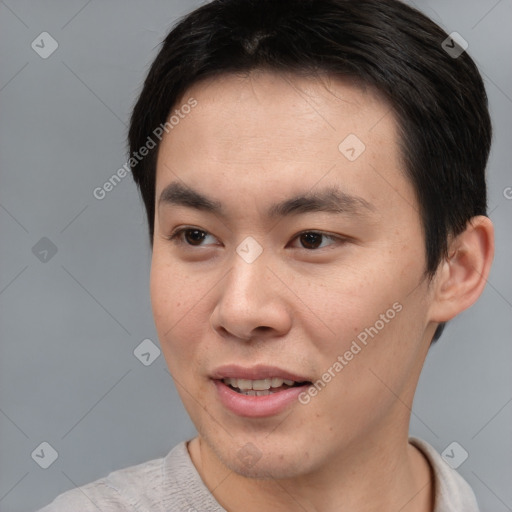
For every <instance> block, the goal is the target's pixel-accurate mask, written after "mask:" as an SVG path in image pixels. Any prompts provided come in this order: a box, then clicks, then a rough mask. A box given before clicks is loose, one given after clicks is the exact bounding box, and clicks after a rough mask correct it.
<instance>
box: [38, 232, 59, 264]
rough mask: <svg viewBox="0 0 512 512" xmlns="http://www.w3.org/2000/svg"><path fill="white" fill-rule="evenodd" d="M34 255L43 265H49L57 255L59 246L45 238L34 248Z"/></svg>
mask: <svg viewBox="0 0 512 512" xmlns="http://www.w3.org/2000/svg"><path fill="white" fill-rule="evenodd" d="M32 254H33V255H34V256H35V257H36V258H37V259H38V260H39V261H40V262H41V263H48V262H49V261H50V260H51V259H52V258H53V257H54V256H55V255H56V254H57V246H56V245H55V244H54V243H53V242H52V241H51V240H50V239H49V238H46V237H45V236H43V238H41V239H40V240H39V241H38V242H37V243H36V244H35V245H34V247H32Z"/></svg>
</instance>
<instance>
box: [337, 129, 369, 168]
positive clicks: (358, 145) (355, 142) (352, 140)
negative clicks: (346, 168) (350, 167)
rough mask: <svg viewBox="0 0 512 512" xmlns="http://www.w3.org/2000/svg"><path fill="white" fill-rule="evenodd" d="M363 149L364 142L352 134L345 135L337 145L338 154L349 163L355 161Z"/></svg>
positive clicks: (364, 147)
mask: <svg viewBox="0 0 512 512" xmlns="http://www.w3.org/2000/svg"><path fill="white" fill-rule="evenodd" d="M365 149H366V146H365V144H364V142H363V141H362V140H361V139H360V138H359V137H358V136H357V135H354V134H353V133H350V134H349V135H347V136H346V137H345V138H344V139H343V140H342V141H341V142H340V143H339V145H338V150H339V152H340V153H341V154H342V155H343V156H344V157H345V158H346V159H347V160H349V161H350V162H353V161H354V160H357V159H358V158H359V157H360V156H361V155H362V154H363V152H364V150H365Z"/></svg>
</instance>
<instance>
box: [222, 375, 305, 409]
mask: <svg viewBox="0 0 512 512" xmlns="http://www.w3.org/2000/svg"><path fill="white" fill-rule="evenodd" d="M213 382H214V384H215V386H216V388H217V393H218V395H219V399H220V401H221V402H222V404H223V405H224V406H225V407H226V408H227V409H229V410H230V411H232V412H234V413H235V414H238V415H239V416H245V417H248V418H262V417H265V416H273V415H274V414H278V413H279V412H281V411H283V410H284V409H286V407H288V406H289V405H290V404H291V403H293V402H297V401H298V396H299V395H300V394H301V393H302V392H303V391H304V390H305V389H307V388H308V386H309V385H304V386H297V387H293V388H288V389H285V390H283V391H277V392H276V393H271V394H269V395H265V396H249V395H242V394H241V393H237V392H236V391H233V390H232V389H231V388H230V387H229V386H227V385H226V384H224V382H222V381H221V380H214V381H213Z"/></svg>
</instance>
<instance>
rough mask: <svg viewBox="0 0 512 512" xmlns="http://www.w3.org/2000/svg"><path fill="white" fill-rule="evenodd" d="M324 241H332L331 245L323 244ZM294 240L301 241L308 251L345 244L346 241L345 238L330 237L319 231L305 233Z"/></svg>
mask: <svg viewBox="0 0 512 512" xmlns="http://www.w3.org/2000/svg"><path fill="white" fill-rule="evenodd" d="M322 239H324V240H327V241H330V242H331V243H330V244H323V243H322ZM294 240H299V242H300V243H301V245H302V248H303V249H307V250H314V249H322V248H324V247H326V246H327V245H332V244H333V243H343V242H345V241H346V240H345V239H344V238H343V237H340V236H334V235H328V234H326V233H322V232H319V231H303V232H302V233H299V234H298V235H297V236H296V237H295V238H294Z"/></svg>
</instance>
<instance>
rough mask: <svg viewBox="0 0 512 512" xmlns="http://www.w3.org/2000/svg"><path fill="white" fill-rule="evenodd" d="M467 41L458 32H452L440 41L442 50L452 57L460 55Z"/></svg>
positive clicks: (464, 49) (465, 47)
mask: <svg viewBox="0 0 512 512" xmlns="http://www.w3.org/2000/svg"><path fill="white" fill-rule="evenodd" d="M468 46H469V45H468V42H467V41H466V40H465V39H464V38H463V37H462V36H461V35H460V34H459V33H458V32H452V33H451V34H450V35H449V36H448V37H447V38H446V39H445V40H444V41H443V42H442V43H441V47H442V48H443V50H444V51H445V52H446V53H447V54H448V55H449V56H450V57H451V58H452V59H456V58H457V57H460V56H461V55H462V54H463V53H464V52H465V51H466V50H467V49H468Z"/></svg>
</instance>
